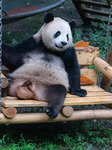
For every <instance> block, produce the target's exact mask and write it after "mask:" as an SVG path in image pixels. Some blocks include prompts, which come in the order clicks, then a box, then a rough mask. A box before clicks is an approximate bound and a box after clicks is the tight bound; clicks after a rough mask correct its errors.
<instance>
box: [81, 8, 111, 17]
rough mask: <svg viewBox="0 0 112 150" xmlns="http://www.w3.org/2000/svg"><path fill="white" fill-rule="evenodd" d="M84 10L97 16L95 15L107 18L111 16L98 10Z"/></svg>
mask: <svg viewBox="0 0 112 150" xmlns="http://www.w3.org/2000/svg"><path fill="white" fill-rule="evenodd" d="M82 10H83V11H84V12H88V13H91V14H95V15H101V16H106V17H108V16H109V12H105V11H98V10H94V9H91V8H82Z"/></svg>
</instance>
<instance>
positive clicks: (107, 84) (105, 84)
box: [101, 44, 112, 91]
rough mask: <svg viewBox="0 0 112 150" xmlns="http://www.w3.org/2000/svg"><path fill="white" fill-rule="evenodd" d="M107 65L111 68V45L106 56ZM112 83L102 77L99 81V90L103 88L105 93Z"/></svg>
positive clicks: (105, 77)
mask: <svg viewBox="0 0 112 150" xmlns="http://www.w3.org/2000/svg"><path fill="white" fill-rule="evenodd" d="M107 63H108V64H109V65H110V66H112V44H111V47H110V50H109V53H108V56H107ZM111 83H112V81H111V80H110V79H109V78H107V76H105V75H103V76H102V80H101V88H103V89H104V90H105V91H109V89H110V86H111Z"/></svg>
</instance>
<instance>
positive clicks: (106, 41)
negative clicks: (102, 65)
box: [103, 0, 112, 60]
mask: <svg viewBox="0 0 112 150" xmlns="http://www.w3.org/2000/svg"><path fill="white" fill-rule="evenodd" d="M111 16H112V0H111V1H110V10H109V18H108V25H107V31H106V39H105V46H104V51H103V59H104V60H105V59H106V57H107V44H108V36H109V30H110V23H111Z"/></svg>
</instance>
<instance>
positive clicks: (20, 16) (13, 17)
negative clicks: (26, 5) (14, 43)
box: [3, 0, 65, 23]
mask: <svg viewBox="0 0 112 150" xmlns="http://www.w3.org/2000/svg"><path fill="white" fill-rule="evenodd" d="M64 2H65V0H60V1H59V2H56V3H55V4H52V5H50V6H47V7H44V8H41V9H38V10H35V11H30V12H27V13H21V14H16V15H15V14H14V15H8V16H4V17H3V23H5V22H6V23H8V22H10V20H11V22H13V20H14V21H17V20H20V19H24V18H26V17H29V16H34V15H36V14H40V13H43V12H45V11H48V10H51V9H54V8H56V7H58V6H60V5H61V4H62V3H64Z"/></svg>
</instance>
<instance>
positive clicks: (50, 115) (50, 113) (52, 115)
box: [45, 107, 58, 119]
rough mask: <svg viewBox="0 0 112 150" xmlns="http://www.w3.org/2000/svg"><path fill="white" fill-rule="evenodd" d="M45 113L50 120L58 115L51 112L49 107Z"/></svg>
mask: <svg viewBox="0 0 112 150" xmlns="http://www.w3.org/2000/svg"><path fill="white" fill-rule="evenodd" d="M45 111H46V113H47V114H48V116H49V117H50V118H51V119H54V118H56V117H57V115H58V113H56V112H55V110H53V109H52V108H51V107H47V108H46V109H45Z"/></svg>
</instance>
